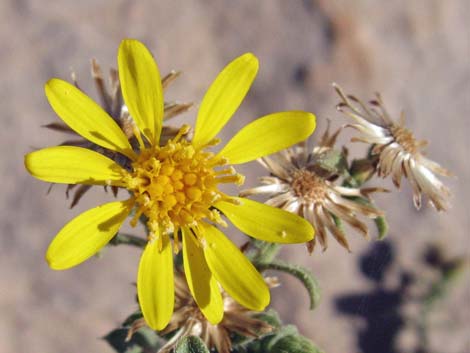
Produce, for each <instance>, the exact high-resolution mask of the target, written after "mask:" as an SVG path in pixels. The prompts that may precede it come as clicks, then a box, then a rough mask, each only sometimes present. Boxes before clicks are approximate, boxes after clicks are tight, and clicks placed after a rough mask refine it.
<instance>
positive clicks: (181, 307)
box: [127, 271, 278, 353]
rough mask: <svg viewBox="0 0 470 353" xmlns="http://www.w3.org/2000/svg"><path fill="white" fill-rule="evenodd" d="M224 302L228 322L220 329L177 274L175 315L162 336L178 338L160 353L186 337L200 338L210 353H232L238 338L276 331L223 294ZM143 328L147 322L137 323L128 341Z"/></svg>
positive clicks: (269, 280) (271, 281) (166, 352)
mask: <svg viewBox="0 0 470 353" xmlns="http://www.w3.org/2000/svg"><path fill="white" fill-rule="evenodd" d="M265 281H266V283H267V284H268V286H269V287H271V288H272V287H275V286H277V285H278V281H277V279H276V278H274V277H267V278H265ZM222 298H223V299H222V300H223V303H224V318H223V319H222V321H221V322H220V323H218V324H217V325H213V324H212V323H211V322H210V321H208V320H207V319H206V318H205V316H204V315H203V314H202V312H201V311H200V309H199V307H198V305H197V303H196V302H195V301H194V298H193V297H192V296H191V292H190V290H189V288H188V285H187V282H186V279H185V278H184V275H183V274H182V273H181V272H179V271H177V272H176V273H175V311H174V313H173V316H172V317H171V320H170V323H169V324H168V326H167V327H166V328H165V329H164V330H163V331H161V332H160V334H162V335H165V334H168V333H174V334H173V336H172V337H171V339H170V340H169V341H168V342H167V343H166V344H165V345H164V346H163V347H162V348H160V350H159V351H158V353H169V352H171V351H172V349H174V348H175V346H176V344H177V343H178V341H179V340H180V339H181V338H183V337H185V336H198V337H200V338H201V339H202V340H203V341H204V343H205V344H206V346H207V347H208V348H209V349H210V350H211V349H216V350H217V352H219V353H230V352H231V349H232V338H233V335H234V334H238V335H241V336H242V337H252V338H256V337H259V336H260V335H263V334H266V333H268V332H271V331H272V329H273V327H272V326H270V325H269V324H268V323H266V322H265V321H262V320H260V319H257V318H256V317H255V316H254V313H253V312H252V311H250V310H249V309H247V308H244V307H243V306H241V305H240V304H238V303H237V302H236V301H234V300H233V298H231V297H230V296H229V295H228V294H227V293H226V292H224V291H222ZM143 326H145V320H143V319H137V320H136V321H134V322H133V323H132V325H131V327H130V329H129V332H128V336H127V340H130V339H131V337H132V335H133V334H134V333H135V332H136V331H137V330H139V329H140V328H141V327H143Z"/></svg>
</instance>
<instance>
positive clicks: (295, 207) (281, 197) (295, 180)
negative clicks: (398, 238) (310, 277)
mask: <svg viewBox="0 0 470 353" xmlns="http://www.w3.org/2000/svg"><path fill="white" fill-rule="evenodd" d="M339 132H340V129H339V130H337V131H336V132H335V133H333V134H332V135H330V133H329V126H328V127H327V129H326V131H325V133H324V134H323V136H322V138H321V140H320V143H319V144H318V146H316V147H315V148H313V150H312V151H309V149H308V147H307V142H304V143H302V144H299V145H298V146H296V147H291V148H288V149H286V150H283V151H282V152H280V153H278V154H276V155H273V156H270V157H263V158H261V159H259V160H258V161H259V162H260V163H261V165H263V166H264V167H265V168H266V169H267V170H268V171H269V172H270V176H265V177H261V178H260V182H261V184H263V185H262V186H258V187H254V188H251V189H247V190H244V191H242V192H241V196H250V195H258V194H262V195H267V196H268V197H269V199H268V200H267V201H266V204H268V205H270V206H274V207H279V208H282V209H284V210H286V211H289V212H292V213H295V214H298V215H300V216H302V217H304V218H305V219H307V220H308V221H309V222H310V223H311V224H312V225H313V226H314V228H315V229H316V231H317V237H315V238H314V239H312V240H310V241H309V242H308V243H307V248H308V250H309V252H310V253H311V252H312V251H313V250H314V247H315V245H316V239H317V238H318V240H319V242H320V244H321V246H322V248H323V251H325V250H326V249H327V247H328V238H327V232H329V233H331V234H332V235H333V237H334V238H335V239H336V240H337V241H338V243H339V244H341V245H342V246H343V247H344V248H346V249H347V250H348V251H350V247H349V243H348V241H347V239H346V236H345V232H344V230H343V228H342V226H341V220H342V221H345V222H346V223H348V224H349V225H350V226H351V227H352V228H354V229H355V230H357V231H358V232H359V233H361V234H362V235H363V236H364V237H366V238H367V237H368V228H367V225H366V224H365V223H363V222H362V221H360V220H359V219H358V217H357V216H358V215H363V216H367V217H370V218H376V217H378V216H380V215H382V212H380V211H379V210H377V209H376V208H375V207H373V206H372V205H371V204H370V203H368V202H366V203H364V202H357V200H354V198H358V197H359V198H364V197H365V198H368V197H369V194H370V193H372V192H375V191H383V190H382V189H378V188H351V187H344V186H339V185H336V183H335V182H336V181H337V180H338V176H339V175H338V170H337V169H336V167H335V165H336V166H337V165H338V164H341V163H342V162H341V156H342V153H341V152H339V151H336V150H334V149H333V146H334V144H335V142H336V138H337V136H338V134H339ZM331 160H335V162H334V163H329V162H330V161H331ZM352 198H353V199H352Z"/></svg>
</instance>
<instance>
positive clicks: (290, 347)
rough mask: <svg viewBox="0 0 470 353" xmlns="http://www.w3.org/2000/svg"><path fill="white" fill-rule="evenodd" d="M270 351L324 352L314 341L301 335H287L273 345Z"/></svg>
mask: <svg viewBox="0 0 470 353" xmlns="http://www.w3.org/2000/svg"><path fill="white" fill-rule="evenodd" d="M269 352H270V353H322V351H321V350H320V348H318V347H317V346H316V345H315V344H313V342H312V341H310V340H309V339H308V338H305V337H303V336H300V335H296V334H293V335H286V336H284V337H282V338H281V339H279V340H278V341H277V342H276V344H274V345H273V347H272V348H271V350H270V351H269Z"/></svg>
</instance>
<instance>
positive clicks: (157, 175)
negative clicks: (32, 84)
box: [25, 40, 315, 330]
mask: <svg viewBox="0 0 470 353" xmlns="http://www.w3.org/2000/svg"><path fill="white" fill-rule="evenodd" d="M118 66H119V79H120V83H121V88H122V95H123V98H124V102H125V105H126V106H127V108H128V110H129V113H130V116H131V117H132V119H133V120H134V122H135V124H136V127H135V129H134V135H135V137H136V139H137V140H138V147H137V148H134V147H133V146H131V144H130V143H129V140H128V139H127V137H126V136H125V134H124V133H123V131H122V130H121V129H120V128H119V126H118V125H117V124H116V122H115V121H114V120H113V119H112V118H111V117H110V116H109V115H108V114H107V113H106V112H105V111H104V110H103V109H102V108H101V107H100V106H99V105H98V104H96V103H95V102H93V101H92V100H91V99H90V98H88V97H87V96H86V95H85V94H83V93H82V92H81V91H80V90H78V89H77V88H76V87H75V86H73V85H71V84H69V83H67V82H65V81H62V80H59V79H52V80H50V81H48V82H47V83H46V86H45V91H46V96H47V98H48V100H49V103H50V104H51V106H52V108H53V109H54V110H55V112H56V113H57V115H58V116H59V117H60V118H61V119H62V120H63V121H64V122H65V123H66V124H67V125H68V126H69V127H70V128H72V129H73V130H74V131H75V132H77V133H78V134H80V135H81V136H82V137H84V138H86V139H88V140H89V141H91V142H93V143H95V144H97V145H99V146H101V147H104V148H106V149H109V150H112V151H114V152H116V153H119V154H121V155H123V156H125V157H126V158H127V160H128V163H125V165H124V167H123V166H122V165H120V164H119V163H117V162H116V161H114V160H112V159H109V158H107V157H105V156H103V155H102V154H99V153H96V152H94V151H91V150H89V149H84V148H80V147H76V146H56V147H50V148H45V149H42V150H39V151H35V152H32V153H30V154H28V155H26V157H25V165H26V168H27V169H28V171H29V172H30V173H31V174H32V175H33V176H34V177H36V178H38V179H41V180H44V181H48V182H57V183H66V184H89V185H112V186H117V187H121V188H125V189H127V190H128V191H129V193H130V197H129V199H127V200H124V201H116V202H110V203H106V204H104V205H101V206H98V207H96V208H92V209H90V210H88V211H86V212H84V213H82V214H81V215H79V216H78V217H76V218H74V219H73V220H72V221H70V222H69V223H68V224H67V225H66V226H65V227H64V228H62V230H61V231H60V232H59V233H58V234H57V236H56V237H55V238H54V240H53V241H52V243H51V245H50V246H49V248H48V251H47V254H46V259H47V261H48V263H49V265H50V266H51V267H52V268H53V269H67V268H70V267H72V266H75V265H78V264H79V263H81V262H83V261H85V260H86V259H88V258H89V257H90V256H92V255H94V254H95V253H96V252H98V251H99V250H100V249H101V248H102V247H103V246H105V245H106V244H107V243H108V242H109V241H110V240H111V239H112V238H113V236H114V235H115V234H116V232H117V231H118V230H119V228H120V227H121V225H122V223H123V222H124V221H125V219H126V218H127V217H128V215H129V214H130V213H131V211H132V210H134V211H135V213H134V217H133V219H132V221H131V224H136V222H137V220H138V219H141V220H142V219H143V220H145V224H146V226H147V228H148V230H149V235H148V243H147V245H146V247H145V249H144V251H143V254H142V257H141V260H140V264H139V270H138V276H137V292H138V297H139V303H140V306H141V309H142V312H143V315H144V318H145V320H146V322H147V323H148V325H149V326H150V327H152V328H154V329H158V330H161V329H163V328H164V327H165V326H166V325H167V324H168V322H169V321H170V318H171V314H172V312H173V307H174V282H173V281H174V275H173V251H172V243H173V248H174V250H175V251H178V250H179V249H180V247H181V245H180V241H182V249H183V260H184V269H185V274H186V278H187V281H188V287H189V289H190V291H191V293H192V295H193V297H194V299H195V301H196V303H197V304H198V306H199V307H200V309H201V311H202V313H203V314H204V316H205V317H206V318H207V319H208V320H209V321H210V322H211V323H213V324H217V323H218V322H220V321H221V320H222V317H223V312H224V311H223V300H222V296H221V294H220V290H219V284H220V285H221V286H222V287H223V288H224V290H225V291H226V292H227V293H229V294H230V295H231V296H232V297H233V298H234V299H235V300H236V301H237V302H238V303H240V304H241V305H243V306H245V307H247V308H248V309H251V310H262V309H264V308H265V307H266V306H267V305H268V303H269V300H270V295H269V289H268V287H267V285H266V284H265V282H264V280H263V278H262V276H261V275H260V274H259V273H258V271H257V270H256V269H255V268H254V266H253V265H252V264H251V263H250V262H249V261H248V260H247V259H246V258H245V257H244V255H243V254H242V253H241V252H240V250H239V249H238V248H237V247H236V246H235V245H234V244H233V243H232V242H231V241H230V240H229V239H228V238H226V237H225V235H224V234H223V233H222V232H221V231H220V230H219V229H218V228H217V227H216V226H217V225H219V226H226V223H225V221H224V220H223V218H222V216H221V213H223V214H224V215H225V216H226V217H227V218H228V219H229V220H230V221H231V222H232V223H233V224H234V225H235V226H236V227H238V228H239V229H240V230H241V231H243V232H244V233H246V234H248V235H250V236H253V237H255V238H258V239H262V240H267V241H275V242H281V243H296V242H304V241H309V240H311V239H312V238H313V228H312V227H311V226H310V224H309V223H308V222H306V221H305V220H303V219H302V218H300V217H297V216H294V215H292V214H290V213H288V212H285V211H282V210H279V209H276V208H273V207H269V206H266V205H263V204H261V203H258V202H254V201H251V200H248V199H244V198H239V197H232V196H229V195H226V194H225V193H223V192H222V191H221V190H220V188H219V186H220V185H221V184H226V183H232V184H241V183H242V182H243V176H241V175H240V174H238V173H237V172H236V171H235V170H234V168H233V167H232V165H236V164H241V163H244V162H248V161H251V160H254V159H256V158H259V157H262V156H265V155H267V154H270V153H274V152H277V151H279V150H281V149H283V148H286V147H287V146H290V145H292V144H294V143H297V142H299V141H301V140H303V139H305V138H306V137H307V136H309V135H310V134H311V133H312V132H313V130H314V128H315V118H314V116H313V115H312V114H310V113H305V112H285V113H275V114H271V115H267V116H265V117H262V118H259V119H257V120H255V121H253V122H252V123H250V124H248V125H247V126H245V127H244V128H243V129H242V130H240V131H239V132H238V133H237V134H236V135H235V136H234V137H233V138H232V139H231V140H230V141H229V142H228V143H227V144H226V145H225V146H224V147H223V148H222V149H221V150H220V151H219V152H217V153H215V152H212V149H211V147H213V146H214V145H216V144H218V143H219V140H218V139H216V135H217V134H218V132H219V131H220V130H221V129H222V128H223V126H224V125H225V124H226V123H227V121H228V120H229V119H230V117H231V116H232V115H233V113H234V112H235V111H236V109H237V108H238V106H239V105H240V103H241V102H242V100H243V98H244V97H245V95H246V93H247V92H248V89H249V87H250V86H251V84H252V82H253V80H254V78H255V76H256V73H257V70H258V61H257V59H256V57H255V56H253V55H252V54H245V55H242V56H240V57H239V58H237V59H235V60H234V61H232V62H231V63H230V64H229V65H228V66H227V67H226V68H225V69H224V70H222V72H221V73H220V74H219V75H218V77H217V78H216V80H215V81H214V82H213V84H212V85H211V87H210V88H209V90H208V91H207V93H206V95H205V96H204V99H203V100H202V102H201V105H200V109H199V113H198V116H197V122H196V128H195V131H194V137H193V139H192V141H188V140H187V139H185V138H184V135H186V134H187V133H188V131H189V127H188V126H183V127H182V128H181V129H180V131H179V133H178V134H177V135H176V136H175V137H174V138H173V139H170V140H169V141H168V142H167V143H165V144H161V140H162V139H161V135H162V121H163V115H164V103H163V102H164V101H163V90H162V84H161V79H160V74H159V71H158V67H157V65H156V63H155V61H154V59H153V57H152V55H151V54H150V52H149V51H148V50H147V48H146V47H145V46H144V45H143V44H142V43H140V42H138V41H136V40H124V41H123V42H122V43H121V45H120V47H119V53H118Z"/></svg>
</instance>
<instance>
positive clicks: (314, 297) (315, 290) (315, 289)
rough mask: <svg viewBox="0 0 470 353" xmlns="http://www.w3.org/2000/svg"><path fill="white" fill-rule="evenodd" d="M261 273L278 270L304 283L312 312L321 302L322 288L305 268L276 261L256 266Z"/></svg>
mask: <svg viewBox="0 0 470 353" xmlns="http://www.w3.org/2000/svg"><path fill="white" fill-rule="evenodd" d="M254 265H255V266H256V267H257V268H258V269H259V270H260V271H265V270H276V271H281V272H286V273H288V274H290V275H292V276H294V277H296V278H297V279H298V280H299V281H301V282H302V284H303V285H304V287H305V289H307V292H308V295H309V297H310V310H313V309H315V307H316V306H317V305H318V303H319V302H320V286H319V284H318V282H317V280H316V278H315V277H314V276H313V274H312V273H311V272H310V271H309V270H307V269H306V268H304V267H301V266H298V265H293V264H289V263H286V262H283V261H279V260H275V261H273V262H271V263H264V264H263V263H261V264H259V263H258V264H257V263H255V264H254Z"/></svg>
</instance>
